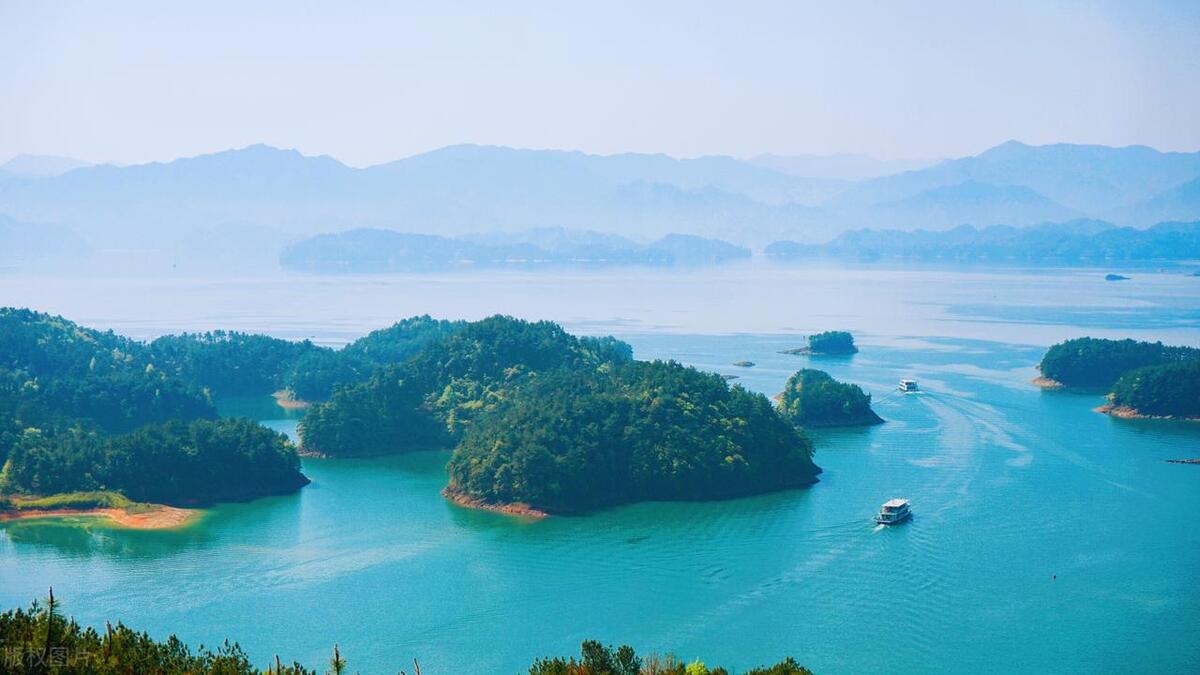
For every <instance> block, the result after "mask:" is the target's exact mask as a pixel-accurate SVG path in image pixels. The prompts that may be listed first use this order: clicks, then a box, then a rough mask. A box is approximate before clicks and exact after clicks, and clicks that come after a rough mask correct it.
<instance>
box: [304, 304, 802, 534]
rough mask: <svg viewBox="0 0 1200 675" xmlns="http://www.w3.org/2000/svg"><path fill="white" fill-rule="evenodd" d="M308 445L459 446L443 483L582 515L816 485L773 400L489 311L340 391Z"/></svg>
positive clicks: (321, 413)
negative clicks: (630, 504)
mask: <svg viewBox="0 0 1200 675" xmlns="http://www.w3.org/2000/svg"><path fill="white" fill-rule="evenodd" d="M301 433H302V435H303V438H304V446H305V448H306V449H307V450H311V451H314V452H320V453H323V454H328V455H339V456H348V455H375V454H387V453H395V452H404V451H408V450H415V449H426V448H430V447H447V446H453V445H455V444H457V448H456V450H455V452H454V455H453V457H452V458H451V460H450V464H449V469H448V470H449V473H450V489H451V490H452V491H455V492H460V493H463V494H465V495H468V496H470V497H472V498H476V499H481V500H483V501H486V502H490V503H511V502H525V503H529V504H533V505H535V506H537V507H539V508H543V509H547V510H560V511H570V510H579V509H589V508H595V507H599V506H605V505H609V504H616V503H621V502H626V501H633V500H639V499H712V498H717V497H726V496H735V495H743V494H749V493H753V492H761V491H765V490H771V489H779V488H784V487H795V486H800V485H807V484H810V483H812V482H813V480H814V477H815V475H816V473H817V471H818V469H817V468H816V467H815V466H814V465H813V463H812V447H811V444H809V442H808V441H807V439H805V438H804V437H803V435H801V434H800V433H799V432H798V431H797V430H796V429H795V428H794V427H793V426H792V425H791V424H789V423H788V422H787V421H786V420H784V419H782V418H781V417H780V416H779V415H778V414H777V413H776V412H775V411H774V409H773V408H772V406H771V405H770V402H769V401H767V400H766V399H765V398H764V397H762V396H759V395H756V394H751V393H749V392H747V391H745V390H744V389H742V388H740V387H734V388H730V387H729V386H728V385H727V384H726V382H725V381H724V380H723V379H722V378H721V377H719V376H717V375H711V374H704V373H700V372H698V371H696V370H694V369H691V368H684V367H683V366H680V365H679V364H676V363H663V362H654V363H642V362H635V361H633V360H632V350H631V349H630V348H629V346H628V345H626V344H625V343H623V342H620V341H618V340H614V339H613V338H577V337H574V336H572V335H569V334H568V333H566V332H565V331H564V330H563V329H562V328H561V327H559V326H558V325H556V324H553V323H549V322H527V321H520V320H516V319H512V318H509V317H500V316H496V317H491V318H488V319H484V320H483V321H478V322H474V323H470V324H467V325H465V326H463V327H461V329H459V330H457V331H455V332H453V333H451V334H449V335H447V336H445V337H443V338H442V339H439V340H436V341H433V342H430V343H428V344H427V346H426V347H425V348H424V349H422V350H421V351H420V352H419V353H418V354H417V355H416V356H414V357H413V358H412V359H410V360H409V361H407V362H405V363H403V364H400V365H395V366H389V367H386V368H383V369H381V370H379V371H377V372H376V373H375V375H373V376H372V377H371V378H370V379H369V380H367V381H365V382H362V383H358V384H355V385H351V386H346V387H342V388H340V389H338V390H337V391H336V392H335V393H334V395H333V396H332V397H331V398H330V400H329V401H327V402H326V403H324V404H320V405H316V406H313V407H312V408H310V409H309V411H308V413H307V414H306V415H305V417H304V419H303V420H302V422H301Z"/></svg>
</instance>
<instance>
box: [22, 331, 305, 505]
mask: <svg viewBox="0 0 1200 675" xmlns="http://www.w3.org/2000/svg"><path fill="white" fill-rule="evenodd" d="M238 358H239V359H241V362H243V363H244V362H245V360H244V359H242V357H240V356H239V357H238ZM156 364H158V365H156ZM180 371H184V372H185V373H187V372H196V371H194V370H193V371H188V370H187V369H186V368H179V367H176V365H175V363H174V362H171V361H167V360H165V359H160V358H158V356H156V354H155V352H154V350H153V349H152V348H151V347H150V346H148V345H145V344H143V343H140V342H137V341H134V340H130V339H128V338H124V337H120V336H117V335H114V334H113V333H111V332H100V331H96V330H92V329H88V328H84V327H82V326H79V325H77V324H75V323H72V322H70V321H67V320H66V319H63V318H61V317H55V316H50V315H47V314H41V313H38V312H32V311H30V310H19V309H9V308H5V309H0V467H2V468H0V492H3V493H32V494H49V493H57V492H70V491H79V490H115V491H119V492H122V493H123V494H125V495H126V496H128V497H130V498H132V499H137V500H153V501H162V502H171V503H185V502H186V503H195V502H212V501H219V500H224V499H243V498H248V497H253V496H257V495H261V494H275V493H279V492H286V491H290V490H294V489H296V488H298V487H300V486H302V485H304V484H305V483H307V482H308V480H307V479H306V478H305V477H304V476H303V475H302V474H301V473H300V470H299V461H298V459H297V456H296V450H295V448H294V447H292V446H291V445H290V443H288V442H287V440H286V438H285V437H283V436H282V435H280V434H277V433H275V432H273V431H270V430H268V429H266V428H264V427H261V426H259V425H257V424H254V423H252V422H248V421H244V420H216V419H214V418H215V417H216V412H215V410H214V408H213V406H212V403H211V400H210V397H209V394H208V392H207V391H206V390H205V387H204V386H203V385H204V382H202V381H200V380H199V379H188V378H187V377H184V376H182V375H180V374H179V373H180ZM201 372H203V371H201Z"/></svg>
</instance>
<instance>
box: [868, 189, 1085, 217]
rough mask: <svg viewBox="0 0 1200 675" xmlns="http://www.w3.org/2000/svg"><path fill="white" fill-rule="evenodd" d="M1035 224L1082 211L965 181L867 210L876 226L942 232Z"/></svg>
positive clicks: (1031, 194) (1038, 196) (1020, 192)
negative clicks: (967, 226)
mask: <svg viewBox="0 0 1200 675" xmlns="http://www.w3.org/2000/svg"><path fill="white" fill-rule="evenodd" d="M981 214H987V218H986V219H985V220H983V222H985V223H1002V224H1006V225H1017V226H1020V225H1032V224H1035V223H1044V222H1057V221H1063V220H1068V219H1071V218H1076V217H1079V216H1081V215H1083V214H1082V213H1081V212H1079V211H1076V210H1074V209H1070V208H1067V207H1065V206H1063V205H1062V204H1058V203H1056V202H1054V201H1053V200H1051V199H1048V198H1047V197H1046V196H1045V195H1041V194H1039V193H1037V192H1035V191H1034V190H1031V189H1029V188H1027V187H1024V186H1021V185H990V184H987V183H979V182H976V181H965V182H963V183H959V184H957V185H946V186H943V187H937V188H933V189H930V190H925V191H923V192H919V193H917V194H916V195H913V196H911V197H906V198H904V199H900V200H897V201H894V202H888V203H883V204H878V205H876V206H875V207H873V208H871V209H869V210H866V211H864V219H869V221H870V222H872V223H873V224H874V226H876V227H885V226H886V227H895V228H901V229H904V228H914V227H923V228H927V229H940V228H947V227H954V226H956V225H963V224H971V223H978V222H980V221H981Z"/></svg>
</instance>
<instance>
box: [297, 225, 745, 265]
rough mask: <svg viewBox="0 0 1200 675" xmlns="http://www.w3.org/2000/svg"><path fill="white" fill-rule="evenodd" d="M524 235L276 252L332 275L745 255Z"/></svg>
mask: <svg viewBox="0 0 1200 675" xmlns="http://www.w3.org/2000/svg"><path fill="white" fill-rule="evenodd" d="M579 234H580V235H581V236H579V237H576V236H575V233H570V232H568V231H561V230H560V231H552V230H531V231H529V235H530V238H531V239H532V240H540V241H543V242H546V243H547V246H546V247H543V246H539V245H538V244H535V243H532V241H531V240H528V239H525V238H524V237H522V236H521V235H519V234H518V235H472V237H470V238H450V237H440V236H436V235H427V234H410V233H405V232H395V231H392V230H378V229H355V230H349V231H346V232H339V233H335V234H320V235H317V236H315V237H311V238H308V239H305V240H302V241H299V242H296V243H293V244H291V245H289V246H287V247H285V248H284V249H283V252H282V253H281V254H280V264H281V265H282V266H283V267H285V268H288V269H293V270H298V271H303V272H317V273H326V274H328V273H334V274H339V273H340V274H367V273H386V272H412V271H430V272H432V271H443V270H454V269H460V270H461V269H493V268H516V269H537V268H545V267H607V266H613V265H644V266H654V267H669V266H674V265H715V264H720V263H724V262H729V261H732V260H739V259H747V258H749V257H750V255H751V253H750V250H749V249H745V248H741V247H739V246H735V245H733V244H730V243H728V242H724V241H720V240H715V239H706V238H703V237H697V236H693V235H681V234H669V235H667V236H665V237H663V238H661V239H659V240H657V241H655V242H651V243H650V244H647V245H641V244H638V243H636V242H634V241H632V240H629V239H623V238H619V237H609V236H605V235H600V236H595V233H579Z"/></svg>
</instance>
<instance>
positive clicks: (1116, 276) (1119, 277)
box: [1104, 274, 1129, 281]
mask: <svg viewBox="0 0 1200 675" xmlns="http://www.w3.org/2000/svg"><path fill="white" fill-rule="evenodd" d="M1104 280H1105V281H1129V277H1127V276H1125V275H1123V274H1105V275H1104Z"/></svg>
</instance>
